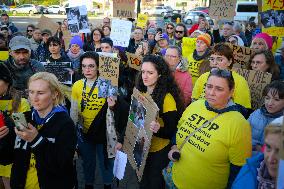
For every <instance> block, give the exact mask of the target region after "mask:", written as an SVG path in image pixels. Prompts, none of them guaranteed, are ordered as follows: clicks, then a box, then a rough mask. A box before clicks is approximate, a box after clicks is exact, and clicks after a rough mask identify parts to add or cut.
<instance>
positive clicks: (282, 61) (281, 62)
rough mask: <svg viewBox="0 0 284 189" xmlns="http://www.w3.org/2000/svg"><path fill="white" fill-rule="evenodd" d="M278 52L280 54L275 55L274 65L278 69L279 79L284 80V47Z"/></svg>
mask: <svg viewBox="0 0 284 189" xmlns="http://www.w3.org/2000/svg"><path fill="white" fill-rule="evenodd" d="M280 50H281V52H280V54H278V55H275V63H276V64H277V65H278V66H279V69H280V79H282V80H284V46H282V47H281V48H280Z"/></svg>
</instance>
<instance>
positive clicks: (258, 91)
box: [233, 67, 272, 110]
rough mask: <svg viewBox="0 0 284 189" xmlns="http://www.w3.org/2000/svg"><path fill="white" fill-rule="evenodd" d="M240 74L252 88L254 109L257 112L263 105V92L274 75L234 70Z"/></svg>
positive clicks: (251, 94)
mask: <svg viewBox="0 0 284 189" xmlns="http://www.w3.org/2000/svg"><path fill="white" fill-rule="evenodd" d="M233 70H234V71H236V72H237V73H238V74H240V75H241V76H243V77H244V78H245V80H246V81H247V82H248V85H249V88H250V96H251V105H252V109H254V110H256V109H258V108H260V107H261V106H262V105H263V98H262V91H263V89H264V87H265V86H266V85H268V84H269V83H270V81H271V77H272V74H270V73H268V72H261V71H255V70H246V69H242V68H234V67H233Z"/></svg>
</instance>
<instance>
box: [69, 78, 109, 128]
mask: <svg viewBox="0 0 284 189" xmlns="http://www.w3.org/2000/svg"><path fill="white" fill-rule="evenodd" d="M83 87H84V80H83V79H81V80H79V81H77V82H75V83H74V85H73V87H72V94H71V99H72V100H74V101H76V102H77V104H78V110H79V114H81V116H82V117H83V120H84V124H83V132H84V133H87V131H88V129H89V128H90V126H91V124H92V122H93V120H94V119H95V118H96V116H97V114H98V113H99V112H100V110H101V108H102V107H103V105H104V104H105V102H106V99H105V98H99V97H98V93H99V90H98V87H97V86H96V87H95V88H94V91H93V92H92V95H91V96H90V98H89V92H90V90H91V87H89V86H88V85H86V92H85V96H84V97H83V96H82V94H83ZM83 98H84V100H85V102H87V100H88V102H87V104H86V106H85V109H84V111H83V112H81V101H82V99H83Z"/></svg>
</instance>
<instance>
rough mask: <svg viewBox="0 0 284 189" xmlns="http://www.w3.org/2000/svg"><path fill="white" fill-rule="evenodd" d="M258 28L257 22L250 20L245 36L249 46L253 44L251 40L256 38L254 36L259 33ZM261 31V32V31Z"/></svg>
mask: <svg viewBox="0 0 284 189" xmlns="http://www.w3.org/2000/svg"><path fill="white" fill-rule="evenodd" d="M258 32H259V31H258V29H257V28H256V24H255V22H249V23H248V24H247V26H246V30H245V36H246V38H247V41H248V46H249V47H250V46H251V41H252V39H253V38H254V36H255V35H256V34H257V33H258ZM259 33H260V32H259Z"/></svg>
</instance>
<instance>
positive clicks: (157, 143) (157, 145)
mask: <svg viewBox="0 0 284 189" xmlns="http://www.w3.org/2000/svg"><path fill="white" fill-rule="evenodd" d="M170 111H177V107H176V101H175V99H174V97H173V96H172V95H171V94H170V93H168V94H166V96H165V99H164V104H163V113H166V112H170ZM158 121H159V123H160V125H161V127H164V121H163V120H162V119H161V118H158ZM169 143H170V140H169V139H164V138H160V137H156V136H153V137H152V141H151V147H150V150H149V152H157V151H159V150H161V149H163V148H164V147H166V146H167V145H168V144H169Z"/></svg>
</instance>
